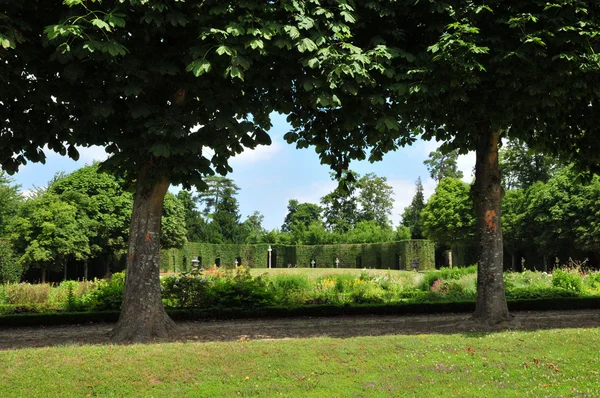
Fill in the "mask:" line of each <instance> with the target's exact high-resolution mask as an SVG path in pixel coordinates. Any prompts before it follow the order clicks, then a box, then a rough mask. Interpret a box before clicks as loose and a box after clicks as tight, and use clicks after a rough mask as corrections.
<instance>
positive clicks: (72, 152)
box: [67, 145, 79, 161]
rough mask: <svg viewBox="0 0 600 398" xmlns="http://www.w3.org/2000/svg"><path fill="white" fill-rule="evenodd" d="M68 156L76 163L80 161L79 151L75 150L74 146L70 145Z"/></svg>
mask: <svg viewBox="0 0 600 398" xmlns="http://www.w3.org/2000/svg"><path fill="white" fill-rule="evenodd" d="M67 154H68V155H69V157H70V158H71V159H73V160H75V161H77V160H79V151H78V150H77V148H75V146H74V145H69V149H67Z"/></svg>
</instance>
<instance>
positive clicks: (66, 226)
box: [11, 193, 90, 271]
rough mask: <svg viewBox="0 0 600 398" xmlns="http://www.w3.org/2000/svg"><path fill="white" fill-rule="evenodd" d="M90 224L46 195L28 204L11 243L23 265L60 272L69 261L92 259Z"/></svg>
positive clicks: (64, 205) (61, 203) (68, 207)
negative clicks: (88, 231) (90, 257)
mask: <svg viewBox="0 0 600 398" xmlns="http://www.w3.org/2000/svg"><path fill="white" fill-rule="evenodd" d="M85 221H86V220H82V219H80V218H79V217H78V212H77V208H76V207H75V206H73V205H70V204H68V203H65V202H63V201H61V200H60V197H59V196H58V195H56V194H54V193H46V194H44V195H42V196H40V197H38V198H33V199H29V200H27V201H26V202H25V203H24V204H23V205H22V206H21V209H20V212H19V216H18V217H17V219H16V220H15V225H14V229H13V233H12V236H11V242H12V244H13V247H14V248H15V250H16V251H17V252H18V253H20V254H21V257H20V259H19V262H20V264H21V265H22V266H23V267H25V268H27V267H34V268H41V269H42V270H52V271H60V270H62V269H63V267H65V266H66V261H67V260H68V259H69V258H72V259H75V260H84V259H86V258H88V257H89V256H90V246H89V239H88V237H87V235H86V230H87V225H86V224H85Z"/></svg>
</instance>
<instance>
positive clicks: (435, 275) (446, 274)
mask: <svg viewBox="0 0 600 398" xmlns="http://www.w3.org/2000/svg"><path fill="white" fill-rule="evenodd" d="M470 274H477V265H471V266H470V267H462V268H458V267H454V268H440V269H439V270H437V271H431V272H427V273H426V274H425V278H424V279H423V281H422V282H421V284H420V286H419V288H420V289H421V290H423V291H425V292H426V291H429V289H430V288H431V286H432V285H433V283H434V282H435V281H436V280H438V279H442V280H444V281H451V280H459V279H460V278H461V277H463V276H465V275H470Z"/></svg>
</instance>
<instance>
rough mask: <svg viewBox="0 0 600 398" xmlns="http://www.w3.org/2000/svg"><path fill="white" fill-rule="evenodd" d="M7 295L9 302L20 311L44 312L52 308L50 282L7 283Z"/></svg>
mask: <svg viewBox="0 0 600 398" xmlns="http://www.w3.org/2000/svg"><path fill="white" fill-rule="evenodd" d="M5 289H6V293H5V294H6V296H7V298H8V302H9V303H10V304H12V305H13V306H14V307H15V311H18V312H44V311H48V310H49V309H51V307H52V306H51V303H50V300H49V298H50V292H51V289H52V288H51V286H50V285H49V284H46V283H44V284H39V285H32V284H29V283H19V284H12V285H6V287H5Z"/></svg>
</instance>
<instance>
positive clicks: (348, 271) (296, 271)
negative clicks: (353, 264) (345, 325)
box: [250, 268, 419, 280]
mask: <svg viewBox="0 0 600 398" xmlns="http://www.w3.org/2000/svg"><path fill="white" fill-rule="evenodd" d="M363 272H366V273H367V274H368V275H370V276H386V275H390V276H391V277H393V278H400V277H402V278H409V277H410V278H415V277H418V275H419V273H418V272H414V271H398V270H393V269H391V270H387V269H368V270H365V271H363V270H362V269H358V268H271V269H268V268H251V269H250V273H251V274H252V276H261V275H264V274H267V275H268V276H275V275H282V274H283V275H304V276H306V277H307V278H309V279H310V280H316V279H319V278H320V277H323V276H327V275H352V276H355V277H359V276H360V275H361V274H362V273H363Z"/></svg>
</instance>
